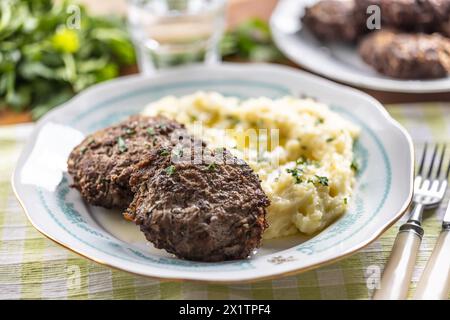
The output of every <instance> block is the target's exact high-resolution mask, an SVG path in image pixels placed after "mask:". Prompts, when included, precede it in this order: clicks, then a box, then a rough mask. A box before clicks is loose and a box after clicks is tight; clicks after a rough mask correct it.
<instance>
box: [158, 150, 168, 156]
mask: <svg viewBox="0 0 450 320" xmlns="http://www.w3.org/2000/svg"><path fill="white" fill-rule="evenodd" d="M169 154H170V152H169V150H167V149H162V150H161V151H160V152H159V155H160V156H163V157H165V156H168V155H169Z"/></svg>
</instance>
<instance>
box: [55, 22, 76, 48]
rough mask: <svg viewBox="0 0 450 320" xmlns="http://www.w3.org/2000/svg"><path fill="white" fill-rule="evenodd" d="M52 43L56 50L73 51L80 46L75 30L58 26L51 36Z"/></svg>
mask: <svg viewBox="0 0 450 320" xmlns="http://www.w3.org/2000/svg"><path fill="white" fill-rule="evenodd" d="M52 45H53V47H54V48H55V49H56V50H58V51H61V52H67V53H74V52H76V51H78V49H79V48H80V41H79V39H78V35H77V33H76V32H75V31H73V30H70V29H67V28H59V29H58V30H57V31H56V33H55V35H54V36H53V37H52Z"/></svg>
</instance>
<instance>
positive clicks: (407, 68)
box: [359, 30, 450, 79]
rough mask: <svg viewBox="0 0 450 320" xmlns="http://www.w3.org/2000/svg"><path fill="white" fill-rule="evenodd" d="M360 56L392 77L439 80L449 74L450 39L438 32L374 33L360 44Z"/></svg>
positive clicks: (379, 70) (388, 31)
mask: <svg viewBox="0 0 450 320" xmlns="http://www.w3.org/2000/svg"><path fill="white" fill-rule="evenodd" d="M359 53H360V55H361V57H362V59H363V60H364V61H365V62H366V63H368V64H369V65H371V66H372V67H374V68H375V69H376V70H377V71H378V72H380V73H382V74H385V75H388V76H391V77H395V78H403V79H425V78H441V77H446V76H447V75H448V74H449V73H450V39H448V38H446V37H443V36H441V35H440V34H437V33H434V34H431V35H429V34H423V33H417V34H411V33H398V32H395V31H390V30H382V31H377V32H374V33H372V34H370V35H368V36H367V37H366V38H364V39H363V40H362V41H361V43H360V45H359Z"/></svg>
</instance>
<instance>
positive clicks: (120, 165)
mask: <svg viewBox="0 0 450 320" xmlns="http://www.w3.org/2000/svg"><path fill="white" fill-rule="evenodd" d="M178 131H179V132H180V133H184V132H185V129H184V127H183V126H182V125H181V124H179V123H177V122H175V121H172V120H169V119H167V118H164V117H145V116H132V117H130V118H128V119H127V120H125V121H123V122H121V123H119V124H117V125H114V126H111V127H108V128H106V129H103V130H99V131H97V132H95V133H93V134H91V135H89V136H88V137H86V138H85V139H84V140H83V141H82V142H81V143H80V145H78V146H77V147H75V148H74V150H73V151H72V152H71V154H70V156H69V159H68V171H69V174H70V175H72V177H73V187H75V188H76V189H78V190H79V191H80V193H81V195H82V197H83V198H84V199H85V200H86V201H87V202H88V203H90V204H92V205H96V206H102V207H105V208H121V209H125V208H126V207H127V206H128V205H129V204H130V202H131V200H132V199H133V192H132V191H131V188H130V186H129V183H128V180H129V177H130V174H131V172H132V166H133V165H135V164H136V163H138V162H139V161H141V160H143V159H145V158H146V155H147V154H149V153H150V151H151V150H152V149H153V148H159V147H161V146H162V145H170V144H171V143H172V142H171V135H172V134H176V133H178ZM175 140H176V137H175ZM176 142H177V141H174V142H173V143H175V144H176Z"/></svg>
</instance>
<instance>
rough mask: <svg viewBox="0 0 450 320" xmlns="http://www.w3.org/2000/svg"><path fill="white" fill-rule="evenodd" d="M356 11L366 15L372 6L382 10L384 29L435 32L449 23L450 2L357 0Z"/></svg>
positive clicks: (439, 0)
mask: <svg viewBox="0 0 450 320" xmlns="http://www.w3.org/2000/svg"><path fill="white" fill-rule="evenodd" d="M355 2H356V4H355V7H356V9H355V10H356V11H358V12H360V13H364V12H366V10H367V7H368V6H370V5H377V6H379V7H380V9H381V19H382V24H383V27H390V28H395V29H400V30H404V31H416V32H418V31H421V32H435V31H439V29H440V26H441V24H442V23H443V22H444V21H447V20H448V19H449V18H450V17H449V13H450V0H355Z"/></svg>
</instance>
